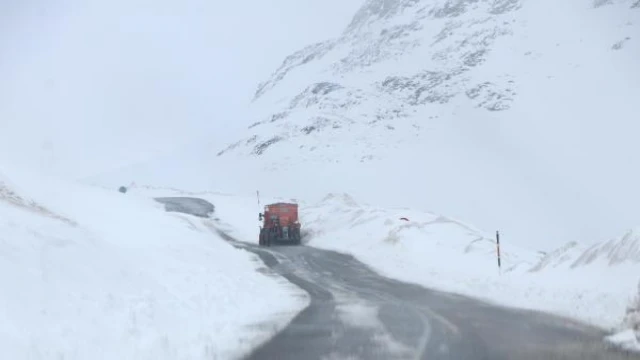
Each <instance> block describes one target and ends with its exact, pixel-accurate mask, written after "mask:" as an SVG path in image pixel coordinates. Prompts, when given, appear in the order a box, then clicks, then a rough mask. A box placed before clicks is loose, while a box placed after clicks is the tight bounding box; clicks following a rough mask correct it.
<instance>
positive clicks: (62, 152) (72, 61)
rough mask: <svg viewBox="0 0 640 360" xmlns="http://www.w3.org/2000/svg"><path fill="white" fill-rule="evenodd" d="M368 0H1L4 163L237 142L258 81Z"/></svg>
mask: <svg viewBox="0 0 640 360" xmlns="http://www.w3.org/2000/svg"><path fill="white" fill-rule="evenodd" d="M362 2H363V0H323V1H318V0H271V1H264V0H249V1H224V2H219V1H214V2H212V1H205V0H161V1H152V0H114V1H87V0H23V1H15V2H2V3H1V4H0V79H2V81H0V142H1V144H0V150H1V153H2V154H1V155H0V160H1V161H2V163H3V164H5V165H6V164H12V166H15V165H16V164H21V165H22V166H27V167H36V168H39V169H45V170H47V171H50V172H54V173H64V174H67V175H70V176H74V177H77V176H85V175H89V174H92V173H96V172H101V171H103V170H107V169H110V168H113V167H117V166H119V165H122V164H124V163H127V162H135V161H138V160H143V159H145V158H146V157H148V156H151V155H152V154H154V153H156V152H158V151H162V150H163V149H168V147H172V146H179V145H180V144H183V143H186V142H189V141H192V140H194V139H198V138H202V137H207V138H208V137H210V138H211V140H212V141H220V142H225V141H229V140H232V137H233V136H235V134H237V133H238V132H239V131H241V129H242V128H244V127H245V124H246V123H250V122H251V119H244V118H243V115H242V110H243V109H244V108H246V106H247V105H248V103H249V101H250V100H251V96H252V95H253V92H254V91H255V88H256V85H257V84H258V82H260V81H262V80H264V79H265V78H266V77H267V76H268V75H269V74H270V73H271V72H272V71H273V70H275V68H276V67H277V66H278V65H279V64H280V63H281V61H282V60H283V59H284V57H285V56H287V55H289V54H290V53H291V52H293V51H295V50H297V49H299V48H301V47H303V46H305V45H307V44H310V43H312V42H316V41H321V40H324V39H327V38H329V37H335V36H337V35H339V33H340V32H341V31H342V29H343V28H344V27H345V26H346V25H347V24H348V22H349V21H350V19H351V16H352V15H353V14H354V13H355V11H356V10H357V8H358V7H359V6H360V5H361V3H362ZM221 145H222V144H221Z"/></svg>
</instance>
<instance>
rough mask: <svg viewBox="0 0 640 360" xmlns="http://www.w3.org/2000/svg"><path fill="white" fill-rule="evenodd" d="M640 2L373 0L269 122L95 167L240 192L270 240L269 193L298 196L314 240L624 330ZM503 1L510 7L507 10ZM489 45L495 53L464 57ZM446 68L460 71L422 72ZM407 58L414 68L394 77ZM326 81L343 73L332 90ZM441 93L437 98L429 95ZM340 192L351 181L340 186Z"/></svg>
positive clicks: (246, 232) (381, 264) (439, 282)
mask: <svg viewBox="0 0 640 360" xmlns="http://www.w3.org/2000/svg"><path fill="white" fill-rule="evenodd" d="M454 3H455V4H457V5H456V6H452V7H447V6H446V5H447V4H454ZM634 3H635V2H634V1H630V0H615V1H602V2H593V1H583V0H568V1H565V2H557V1H552V0H540V1H500V2H491V1H478V2H473V1H469V2H464V1H458V2H450V1H445V0H439V1H397V2H396V1H392V2H386V1H384V2H381V1H378V0H370V1H366V4H368V5H371V8H370V9H366V10H367V11H363V12H361V13H360V15H362V16H365V17H366V16H371V19H364V22H360V20H362V19H360V20H358V22H356V23H355V25H354V26H355V27H354V28H348V29H346V30H345V32H344V34H343V35H342V36H341V37H339V38H337V39H331V40H328V41H326V42H324V43H322V44H318V45H314V46H312V47H309V48H307V49H305V50H304V51H302V52H300V53H297V54H294V55H293V56H292V57H289V58H287V60H285V62H284V63H283V67H282V68H280V69H278V70H277V71H276V72H275V73H274V75H273V76H272V78H271V79H269V80H268V81H267V82H264V83H263V85H265V87H264V88H263V89H264V91H263V94H261V96H259V98H258V99H257V101H256V102H255V103H252V111H253V113H254V115H253V116H252V117H251V118H250V119H245V120H243V121H246V122H247V126H249V125H250V124H254V123H256V124H257V125H255V126H251V127H250V129H249V130H248V131H247V135H246V137H244V138H242V139H239V141H237V142H236V141H234V140H235V139H230V140H229V144H230V145H231V146H229V147H228V148H227V149H226V152H224V153H222V155H220V156H216V154H218V152H219V151H220V150H222V149H221V148H220V147H219V146H218V145H217V144H207V145H195V146H194V147H192V148H185V149H184V150H183V151H182V152H179V153H175V154H173V155H172V156H171V157H162V158H158V159H157V160H156V161H155V162H147V163H146V164H144V165H142V166H140V165H134V166H131V167H128V168H124V169H121V170H120V171H119V172H113V173H110V174H106V175H105V176H100V177H98V178H94V179H91V181H92V182H96V183H102V184H108V185H109V186H112V187H115V186H117V185H120V184H121V183H128V182H130V181H136V182H138V183H144V184H153V185H158V186H176V187H180V188H184V189H209V190H212V189H213V190H216V191H224V192H226V193H231V194H236V195H224V194H216V193H208V194H205V193H202V194H201V195H202V196H203V197H208V198H209V199H213V200H215V201H213V202H214V203H215V204H216V205H217V206H218V209H217V210H218V212H217V215H218V216H219V217H220V223H219V226H222V227H223V228H224V229H225V230H226V231H228V232H229V233H231V234H232V235H233V236H234V237H235V238H237V239H239V240H241V241H249V242H253V243H256V242H257V234H258V224H259V222H258V219H257V213H258V212H259V211H260V210H261V209H260V206H258V203H257V199H256V198H255V196H254V195H253V192H254V191H255V190H256V189H259V190H261V191H263V193H264V194H267V195H268V196H270V197H273V196H278V197H280V198H282V199H284V200H287V199H289V198H292V197H293V198H297V200H298V201H299V202H300V204H301V205H302V222H303V227H304V229H305V231H306V232H307V238H306V239H307V240H308V241H309V245H311V246H316V247H320V248H326V249H333V250H338V251H342V252H347V253H351V254H353V255H355V256H357V257H358V258H359V259H360V260H362V261H363V262H365V263H367V264H369V265H370V266H372V267H373V268H374V269H377V270H378V271H379V272H381V273H382V274H384V275H388V276H391V277H394V278H398V279H401V280H404V281H409V282H414V283H419V284H422V285H425V286H428V287H434V288H438V289H442V290H447V291H452V292H457V293H462V294H466V295H471V296H476V297H480V298H483V299H486V300H489V301H494V302H497V303H500V304H503V305H508V306H516V307H523V308H530V309H537V310H544V311H550V312H553V313H556V314H561V315H565V316H570V317H573V318H576V319H579V320H582V321H586V322H589V323H591V324H594V325H598V326H601V327H604V328H606V329H608V330H613V331H618V330H620V331H625V330H626V329H627V328H629V327H630V326H633V325H632V324H630V323H627V322H625V321H623V318H624V317H625V314H627V308H628V307H629V304H633V301H634V296H635V295H636V291H635V290H634V289H635V288H636V284H637V283H638V280H639V278H640V276H639V275H638V274H639V271H638V270H639V267H640V256H639V255H638V249H639V247H640V241H639V240H638V236H637V234H640V231H639V230H631V231H630V232H627V233H625V234H624V235H623V236H621V237H618V238H613V239H612V240H609V241H605V240H606V239H611V238H612V237H613V236H614V235H617V234H620V233H623V232H624V231H625V229H627V228H630V227H632V226H635V225H637V224H640V215H638V212H637V204H638V203H639V201H640V195H639V194H640V193H639V192H638V191H637V184H638V183H640V172H638V171H637V170H636V169H635V167H634V164H635V157H636V155H635V154H637V153H638V151H639V150H640V147H638V141H637V135H636V134H637V132H638V124H637V116H636V113H637V111H636V103H637V99H638V97H639V95H640V72H638V71H637V67H636V66H635V64H636V62H637V61H636V59H637V58H638V56H639V55H640V42H639V41H638V39H637V38H636V37H635V36H636V35H635V34H637V33H638V29H639V25H640V9H639V8H637V7H632V5H633V4H634ZM375 4H377V5H380V6H378V7H375V6H373V5H375ZM402 4H404V5H406V6H404V5H403V6H404V7H402V6H401V5H402ZM496 4H503V5H505V4H506V5H505V6H507V5H509V4H510V5H512V8H511V11H506V12H504V13H494V12H491V9H490V8H491V7H492V6H496ZM383 5H384V6H383ZM387 5H388V6H387ZM394 6H395V7H401V10H398V9H396V10H398V11H395V10H393V9H392V8H393V7H394ZM456 8H459V9H463V11H461V12H460V14H457V15H455V14H448V15H446V16H445V15H443V16H441V17H436V16H432V15H426V14H432V12H433V11H435V12H438V11H443V10H446V9H448V11H451V12H454V11H455V9H456ZM380 9H383V10H385V11H390V12H389V13H387V14H386V15H384V16H378V15H380V14H378V13H376V11H378V10H380ZM368 10H371V11H368ZM432 10H433V11H432ZM394 33H395V34H397V35H398V36H397V37H388V36H387V35H388V34H394ZM475 51H485V52H484V53H482V55H481V60H482V61H480V62H479V63H478V64H475V65H464V66H463V65H461V64H462V63H464V62H465V61H466V60H468V56H469V55H470V54H471V55H472V54H473V53H474V52H475ZM295 64H299V66H293V65H295ZM460 67H463V68H464V70H465V71H464V72H462V73H456V70H459V68H460ZM427 72H433V73H435V74H436V75H438V76H442V78H440V79H439V80H438V79H436V80H437V81H432V79H430V78H429V76H426V78H420V77H419V76H420V75H425V74H427V75H428V74H429V73H427ZM416 76H417V78H412V77H416ZM390 77H395V78H396V80H398V79H400V80H402V81H404V83H403V84H402V85H403V86H400V87H399V88H398V89H396V90H393V91H391V90H389V89H382V85H381V84H382V83H383V82H385V81H386V80H388V79H390ZM403 77H405V78H404V79H403ZM391 80H393V79H391ZM398 81H399V80H398ZM402 81H401V82H402ZM323 83H324V84H325V85H326V84H327V83H329V84H330V85H331V86H335V85H337V86H336V89H335V90H333V91H331V92H328V93H326V94H324V95H323V92H322V89H320V90H318V88H316V87H315V86H316V85H317V84H323ZM392 83H393V81H392ZM422 87H425V88H426V89H427V90H424V89H422ZM420 89H422V90H424V91H421V90H420ZM315 90H318V91H315ZM314 91H315V92H314ZM418 93H419V94H418ZM421 94H422V95H421ZM425 94H426V95H431V96H433V99H431V100H430V101H427V102H425V103H424V104H417V105H416V104H412V103H411V100H412V99H414V95H415V98H416V99H418V98H420V96H423V97H424V96H426V95H425ZM494 110H500V111H494ZM270 140H273V144H271V145H269V141H270ZM266 145H269V146H266ZM261 146H263V147H262V148H261ZM256 150H259V151H256ZM328 192H334V193H348V194H350V195H351V196H343V195H333V196H330V197H328V198H325V199H324V200H321V199H322V197H323V196H324V195H325V194H326V193H328ZM269 200H270V199H262V202H263V203H266V202H268V201H269ZM365 202H368V203H375V204H377V205H378V206H379V207H374V206H370V205H365ZM398 206H401V207H409V208H410V209H413V210H409V209H400V208H397V207H398ZM430 211H431V212H430ZM440 214H444V215H440ZM401 217H407V218H408V219H409V221H403V220H400V218H401ZM458 219H459V220H458ZM471 223H472V224H474V225H475V226H476V227H473V226H470V225H467V224H471ZM495 230H500V231H501V234H502V247H501V252H502V261H503V267H502V271H501V272H499V271H498V268H497V259H496V243H495V241H494V239H495ZM625 334H626V335H625ZM627 335H629V332H628V331H627V332H622V333H621V335H620V336H619V337H616V338H614V340H620V339H623V340H624V339H629V337H628V336H627ZM625 336H627V337H625ZM625 342H626V340H625Z"/></svg>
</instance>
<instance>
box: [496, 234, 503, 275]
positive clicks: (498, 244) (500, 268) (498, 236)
mask: <svg viewBox="0 0 640 360" xmlns="http://www.w3.org/2000/svg"><path fill="white" fill-rule="evenodd" d="M496 250H497V253H498V273H499V274H502V264H501V261H500V232H499V231H496Z"/></svg>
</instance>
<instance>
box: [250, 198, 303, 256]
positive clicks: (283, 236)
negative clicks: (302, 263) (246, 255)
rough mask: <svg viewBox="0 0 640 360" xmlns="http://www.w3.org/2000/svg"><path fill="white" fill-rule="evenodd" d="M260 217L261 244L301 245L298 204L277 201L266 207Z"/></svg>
mask: <svg viewBox="0 0 640 360" xmlns="http://www.w3.org/2000/svg"><path fill="white" fill-rule="evenodd" d="M258 218H259V219H260V221H262V224H261V226H260V238H259V240H258V244H259V245H260V246H271V245H275V244H278V243H280V244H292V245H300V240H301V236H300V221H299V220H298V204H292V203H275V204H269V205H266V206H265V207H264V214H263V213H260V214H259V216H258Z"/></svg>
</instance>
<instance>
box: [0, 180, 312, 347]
mask: <svg viewBox="0 0 640 360" xmlns="http://www.w3.org/2000/svg"><path fill="white" fill-rule="evenodd" d="M4 174H11V177H10V179H9V178H7V177H5V176H3V175H0V257H2V261H0V287H2V289H3V294H4V295H3V296H2V297H0V319H1V320H2V321H1V322H0V333H1V334H2V335H3V336H1V337H0V348H2V349H3V355H5V357H8V358H12V359H27V358H29V359H31V358H65V359H87V358H91V359H186V358H188V359H211V358H217V359H230V358H238V357H241V356H243V355H244V354H246V353H247V352H248V351H250V350H251V349H252V348H253V347H255V346H257V345H259V344H260V343H262V342H264V341H266V340H268V338H269V337H271V336H272V335H274V334H275V333H276V332H277V331H278V330H279V329H281V328H283V327H284V326H286V324H287V323H288V322H289V321H290V320H291V319H292V318H293V317H294V316H295V315H296V314H297V313H298V312H299V311H300V310H302V309H303V308H304V307H305V306H306V305H307V304H308V299H307V298H306V296H305V294H303V293H302V292H301V291H300V290H298V289H297V288H295V287H294V286H293V285H291V284H289V283H288V282H286V281H284V280H282V279H280V278H276V277H272V276H269V275H265V274H263V272H262V271H261V270H262V268H263V265H262V263H261V262H260V261H259V259H258V258H257V257H256V256H254V255H253V254H250V253H248V252H245V251H241V250H238V249H236V248H234V247H233V246H231V245H230V244H228V243H227V242H225V241H223V240H222V239H220V238H218V237H216V236H215V235H213V234H212V233H211V232H210V231H209V229H208V228H207V226H206V224H204V223H203V220H202V219H199V218H195V217H191V216H188V215H184V214H175V213H166V212H165V211H164V209H163V207H162V205H160V204H158V203H156V202H154V201H153V200H152V199H149V198H148V197H142V196H136V195H135V194H126V195H122V194H120V193H118V192H117V191H115V189H114V190H111V191H108V190H102V189H96V188H90V187H84V186H80V185H76V184H69V183H58V182H56V180H55V179H42V178H34V177H33V176H24V175H19V174H17V173H15V172H9V171H6V170H5V171H4ZM15 184H19V186H16V185H15ZM256 299H259V301H257V300H256Z"/></svg>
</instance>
